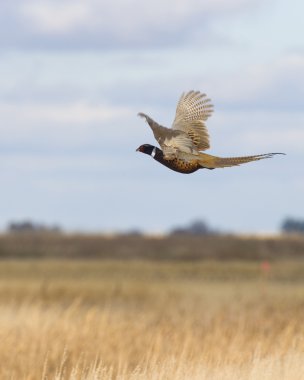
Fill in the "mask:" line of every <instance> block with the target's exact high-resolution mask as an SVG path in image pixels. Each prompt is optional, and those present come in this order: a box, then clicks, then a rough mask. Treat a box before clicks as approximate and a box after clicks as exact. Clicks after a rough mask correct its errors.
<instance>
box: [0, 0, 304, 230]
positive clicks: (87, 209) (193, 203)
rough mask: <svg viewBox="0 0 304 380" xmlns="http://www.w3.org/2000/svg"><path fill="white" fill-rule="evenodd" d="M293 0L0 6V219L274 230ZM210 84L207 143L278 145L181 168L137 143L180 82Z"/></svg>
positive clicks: (299, 82) (299, 162)
mask: <svg viewBox="0 0 304 380" xmlns="http://www.w3.org/2000/svg"><path fill="white" fill-rule="evenodd" d="M303 13H304V3H303V2H302V1H300V0H291V1H289V2H286V1H283V0H278V1H275V0H266V1H262V0H207V1H204V2H203V1H197V0H188V1H186V0H174V1H173V0H163V1H159V0H156V1H154V2H153V4H150V3H146V2H141V1H136V0H125V1H123V0H117V1H112V2H106V1H97V0H87V1H77V0H74V1H63V0H62V1H37V0H36V1H34V0H32V1H31V0H30V1H26V2H24V1H21V0H15V1H11V2H7V3H5V4H1V5H0V21H1V22H0V28H1V33H0V36H1V37H0V72H1V75H0V170H1V174H2V181H1V198H0V228H1V229H4V228H5V227H6V225H7V223H8V222H10V221H13V220H14V221H16V220H23V219H31V220H34V221H37V222H43V223H50V224H53V223H57V224H59V225H61V226H62V227H63V228H65V229H67V230H69V231H75V230H84V231H126V230H130V229H134V228H139V229H141V230H145V231H149V232H160V231H166V230H168V229H170V228H171V227H173V226H177V225H185V224H188V223H189V222H191V221H192V220H194V219H203V220H205V221H206V222H207V223H208V224H209V225H210V226H212V227H214V228H218V229H222V230H224V231H233V232H244V233H246V232H253V233H256V232H263V233H267V232H273V231H276V230H277V229H278V228H279V226H280V223H281V222H282V220H283V219H284V218H285V217H287V216H293V217H298V218H303V217H304V202H303V194H304V175H303V174H304V170H303V163H304V40H303V36H304V24H303V20H302V15H303ZM191 89H194V90H200V91H202V92H205V93H207V94H208V96H209V97H210V98H211V99H212V101H213V103H214V106H215V113H214V114H213V116H212V117H211V118H210V119H209V120H208V124H207V126H208V129H209V132H210V136H211V149H210V151H209V152H210V153H211V154H215V155H221V156H237V155H248V154H259V153H267V152H285V153H287V155H286V156H277V157H274V158H273V159H271V160H265V161H260V162H256V163H251V164H247V165H244V166H241V167H236V168H226V169H218V170H213V171H203V170H201V171H198V172H196V173H194V174H192V175H181V174H179V173H175V172H172V171H169V170H168V169H167V168H165V167H163V166H161V165H159V164H157V163H156V162H155V161H153V160H152V159H151V158H150V157H148V156H145V155H142V154H139V153H136V152H135V149H136V148H137V147H138V146H139V145H140V144H142V143H152V144H154V143H155V141H154V138H153V135H152V133H151V131H150V129H149V128H148V127H147V125H146V124H145V123H144V122H143V120H142V119H139V118H138V117H137V116H136V115H137V113H138V112H139V111H142V112H145V113H147V114H149V115H150V116H151V117H153V118H154V119H155V120H157V121H158V122H160V123H161V124H163V125H167V126H170V124H171V123H172V121H173V119H174V114H175V107H176V103H177V100H178V98H179V96H180V94H181V93H182V92H183V91H187V90H191Z"/></svg>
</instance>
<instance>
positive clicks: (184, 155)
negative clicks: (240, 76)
mask: <svg viewBox="0 0 304 380" xmlns="http://www.w3.org/2000/svg"><path fill="white" fill-rule="evenodd" d="M212 112H213V105H212V104H211V101H210V99H208V98H207V97H206V94H202V93H200V92H199V91H189V92H187V93H183V94H182V96H181V97H180V99H179V102H178V103H177V108H176V114H175V119H174V121H173V124H172V128H166V127H163V126H161V125H159V124H158V123H156V122H155V121H154V120H153V119H151V118H150V117H149V116H147V115H145V114H144V113H139V114H138V115H139V116H141V117H143V118H145V119H146V121H147V123H148V124H149V126H150V127H151V129H152V132H153V134H154V137H155V139H156V140H157V142H158V143H159V145H160V147H161V149H159V148H157V147H155V146H153V145H150V144H144V145H141V146H140V147H139V148H137V149H136V150H137V151H138V152H142V153H145V154H148V155H150V156H152V157H153V158H154V159H155V160H156V161H158V162H160V163H161V164H163V165H165V166H167V167H168V168H170V169H172V170H174V171H177V172H180V173H185V174H189V173H193V172H195V171H196V170H198V169H215V168H225V167H229V166H238V165H241V164H245V163H247V162H251V161H257V160H262V159H264V158H270V157H272V156H274V155H276V154H284V153H266V154H258V155H253V156H244V157H228V158H224V157H216V156H212V155H210V154H206V153H202V152H201V151H203V150H206V149H208V148H210V144H209V134H208V131H207V128H206V125H205V121H206V120H207V119H208V117H209V116H211V114H212Z"/></svg>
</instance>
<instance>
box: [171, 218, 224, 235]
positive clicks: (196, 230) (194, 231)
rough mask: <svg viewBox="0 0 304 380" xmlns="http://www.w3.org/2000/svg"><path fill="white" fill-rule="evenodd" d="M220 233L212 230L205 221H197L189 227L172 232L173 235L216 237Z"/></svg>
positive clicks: (177, 228)
mask: <svg viewBox="0 0 304 380" xmlns="http://www.w3.org/2000/svg"><path fill="white" fill-rule="evenodd" d="M217 233H218V232H217V231H215V230H213V229H211V228H210V227H209V226H208V225H207V223H206V222H204V221H203V220H195V221H193V222H191V223H190V224H189V225H188V226H184V227H175V228H173V229H172V230H171V232H170V234H171V235H214V234H217Z"/></svg>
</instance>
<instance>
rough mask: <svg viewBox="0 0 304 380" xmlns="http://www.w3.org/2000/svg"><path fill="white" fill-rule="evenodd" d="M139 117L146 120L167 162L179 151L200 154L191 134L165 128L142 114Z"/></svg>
mask: <svg viewBox="0 0 304 380" xmlns="http://www.w3.org/2000/svg"><path fill="white" fill-rule="evenodd" d="M138 115H139V116H140V117H143V118H145V119H146V121H147V123H148V124H149V126H150V127H151V129H152V132H153V134H154V137H155V139H156V141H157V142H158V143H159V145H160V147H161V148H162V150H163V153H164V156H165V158H166V159H167V160H173V159H174V158H175V157H177V154H178V152H179V151H181V152H185V153H192V154H198V151H197V147H196V145H195V144H194V143H193V140H192V139H191V137H190V136H189V134H187V133H185V132H184V131H181V130H174V129H171V128H166V127H163V126H162V125H159V124H158V123H156V122H155V121H154V120H153V119H151V118H150V117H149V116H148V115H146V114H144V113H142V112H140V113H139V114H138Z"/></svg>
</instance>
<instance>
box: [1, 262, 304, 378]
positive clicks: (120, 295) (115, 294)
mask: <svg viewBox="0 0 304 380" xmlns="http://www.w3.org/2000/svg"><path fill="white" fill-rule="evenodd" d="M17 256H18V255H17ZM0 285H1V286H0V311H1V312H0V342H1V344H0V363H1V366H0V379H16V380H21V379H28V380H29V379H31V380H36V379H37V380H38V379H39V380H40V379H48V380H53V379H56V380H63V379H68V380H78V379H79V380H84V379H85V380H93V379H94V380H99V379H102V380H109V379H111V380H112V379H113V380H114V379H115V380H116V379H119V380H127V379H128V380H129V379H130V380H138V379H141V380H146V379H148V380H149V379H151V380H152V379H153V380H154V379H155V380H156V379H168V380H170V379H177V380H181V379H183V380H184V379H191V380H192V379H193V380H196V379H197V380H198V379H200V380H201V379H202V380H204V379H208V380H219V379H229V380H234V379H252V380H253V379H259V380H261V379H262V380H263V379H265V380H266V379H267V380H268V379H273V380H274V379H275V380H277V379H280V380H297V379H299V380H300V379H303V374H304V324H303V315H304V262H302V260H301V259H300V258H299V259H297V260H296V259H293V260H286V259H281V260H277V261H271V262H270V264H268V263H263V262H261V261H259V260H235V259H231V260H227V261H219V260H210V259H206V260H196V261H193V260H192V261H185V260H162V261H159V260H140V259H129V260H119V259H115V260H113V259H112V260H110V259H104V260H96V259H91V260H83V259H74V260H72V259H69V260H67V259H50V258H47V259H44V260H38V259H27V260H20V259H19V260H14V259H10V260H2V261H0Z"/></svg>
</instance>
